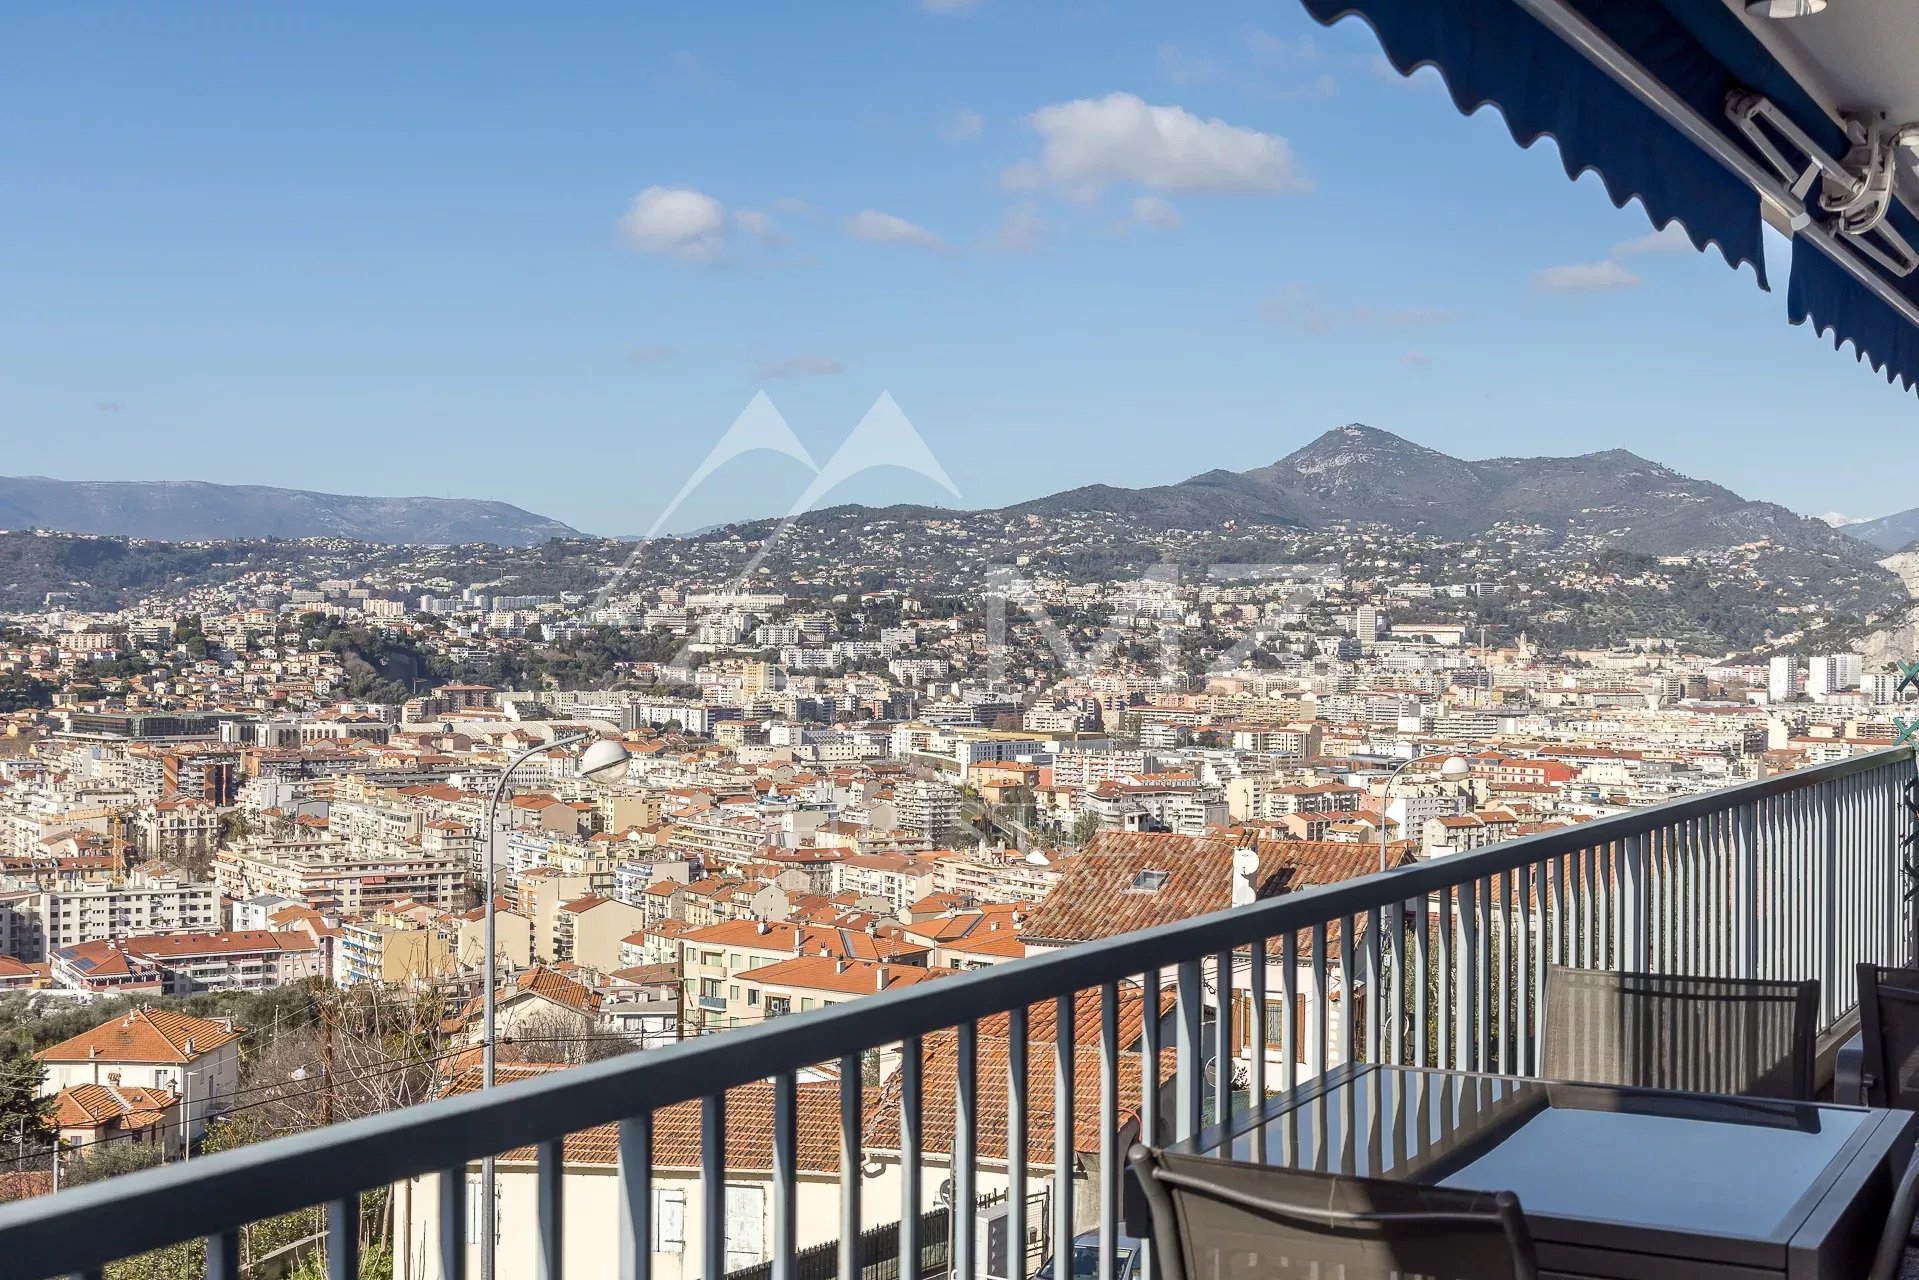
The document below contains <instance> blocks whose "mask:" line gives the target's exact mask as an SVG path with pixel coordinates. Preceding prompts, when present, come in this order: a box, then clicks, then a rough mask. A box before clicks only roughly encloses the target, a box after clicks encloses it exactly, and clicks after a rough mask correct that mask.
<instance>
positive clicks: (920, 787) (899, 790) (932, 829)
mask: <svg viewBox="0 0 1919 1280" xmlns="http://www.w3.org/2000/svg"><path fill="white" fill-rule="evenodd" d="M893 812H894V815H895V817H896V819H897V821H898V823H899V827H900V830H902V831H905V832H908V833H910V834H912V835H914V836H917V837H919V838H920V839H922V840H925V841H928V842H930V843H932V844H944V843H945V842H946V841H947V840H948V839H950V838H951V837H952V836H953V833H954V832H955V831H956V830H957V829H958V827H959V820H960V797H959V792H957V791H955V790H954V789H953V788H952V787H950V786H948V785H946V784H945V783H943V782H931V781H928V780H926V779H918V780H915V781H913V782H908V783H904V784H902V785H901V786H898V787H895V788H894V789H893Z"/></svg>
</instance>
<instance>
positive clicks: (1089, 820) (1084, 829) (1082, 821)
mask: <svg viewBox="0 0 1919 1280" xmlns="http://www.w3.org/2000/svg"><path fill="white" fill-rule="evenodd" d="M1097 834H1099V815H1098V814H1097V813H1093V812H1092V811H1090V810H1089V811H1087V812H1086V813H1082V814H1080V815H1079V817H1077V818H1075V819H1073V835H1072V840H1073V843H1074V844H1075V845H1077V846H1078V847H1079V848H1081V849H1084V848H1085V847H1086V846H1087V845H1089V844H1091V843H1092V842H1093V837H1094V836H1095V835H1097Z"/></svg>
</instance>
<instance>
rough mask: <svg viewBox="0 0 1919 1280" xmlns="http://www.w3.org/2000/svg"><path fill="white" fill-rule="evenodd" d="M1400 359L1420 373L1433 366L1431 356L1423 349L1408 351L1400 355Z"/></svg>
mask: <svg viewBox="0 0 1919 1280" xmlns="http://www.w3.org/2000/svg"><path fill="white" fill-rule="evenodd" d="M1400 359H1401V360H1403V361H1405V362H1406V363H1407V364H1409V365H1411V366H1412V367H1413V368H1415V369H1418V370H1419V371H1420V372H1421V373H1424V372H1425V371H1426V370H1428V369H1430V368H1432V367H1433V358H1432V357H1431V356H1429V355H1427V354H1426V353H1425V352H1424V351H1408V352H1407V353H1406V354H1405V355H1403V356H1401V357H1400Z"/></svg>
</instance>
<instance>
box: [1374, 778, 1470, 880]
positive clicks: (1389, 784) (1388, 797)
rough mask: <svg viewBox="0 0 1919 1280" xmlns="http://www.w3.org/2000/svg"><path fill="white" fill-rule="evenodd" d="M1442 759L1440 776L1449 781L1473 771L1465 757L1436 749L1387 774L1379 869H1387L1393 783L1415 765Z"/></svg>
mask: <svg viewBox="0 0 1919 1280" xmlns="http://www.w3.org/2000/svg"><path fill="white" fill-rule="evenodd" d="M1441 759H1443V760H1444V761H1445V763H1444V764H1442V765H1440V766H1439V776H1440V777H1441V778H1443V779H1445V780H1446V781H1447V782H1458V781H1459V780H1460V779H1461V778H1463V777H1465V776H1466V775H1467V774H1469V773H1471V772H1472V771H1473V770H1472V766H1471V765H1469V764H1467V763H1466V761H1465V758H1464V757H1462V756H1455V755H1449V754H1447V753H1446V752H1444V751H1435V752H1433V753H1432V754H1430V755H1423V756H1414V757H1413V758H1412V759H1410V760H1408V761H1406V763H1404V764H1402V765H1400V766H1399V767H1398V768H1397V769H1395V770H1393V771H1392V773H1391V774H1390V775H1388V776H1387V778H1386V786H1385V788H1384V789H1383V790H1382V791H1381V792H1380V793H1379V869H1380V870H1381V871H1384V870H1385V869H1386V805H1387V803H1388V802H1389V801H1390V800H1391V799H1392V796H1393V783H1395V782H1398V781H1399V775H1400V774H1402V773H1404V772H1406V770H1408V769H1410V768H1412V767H1413V766H1414V765H1416V764H1423V763H1425V762H1426V761H1428V760H1441Z"/></svg>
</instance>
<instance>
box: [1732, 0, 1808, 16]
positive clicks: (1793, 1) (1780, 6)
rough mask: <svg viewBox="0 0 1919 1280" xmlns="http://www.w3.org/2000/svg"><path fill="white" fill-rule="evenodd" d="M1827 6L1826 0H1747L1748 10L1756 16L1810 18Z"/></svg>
mask: <svg viewBox="0 0 1919 1280" xmlns="http://www.w3.org/2000/svg"><path fill="white" fill-rule="evenodd" d="M1825 7H1826V0H1746V12H1747V13H1749V14H1751V15H1752V16H1753V17H1755V18H1808V17H1811V16H1812V15H1813V14H1815V13H1819V12H1822V11H1823V10H1824V9H1825Z"/></svg>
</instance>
